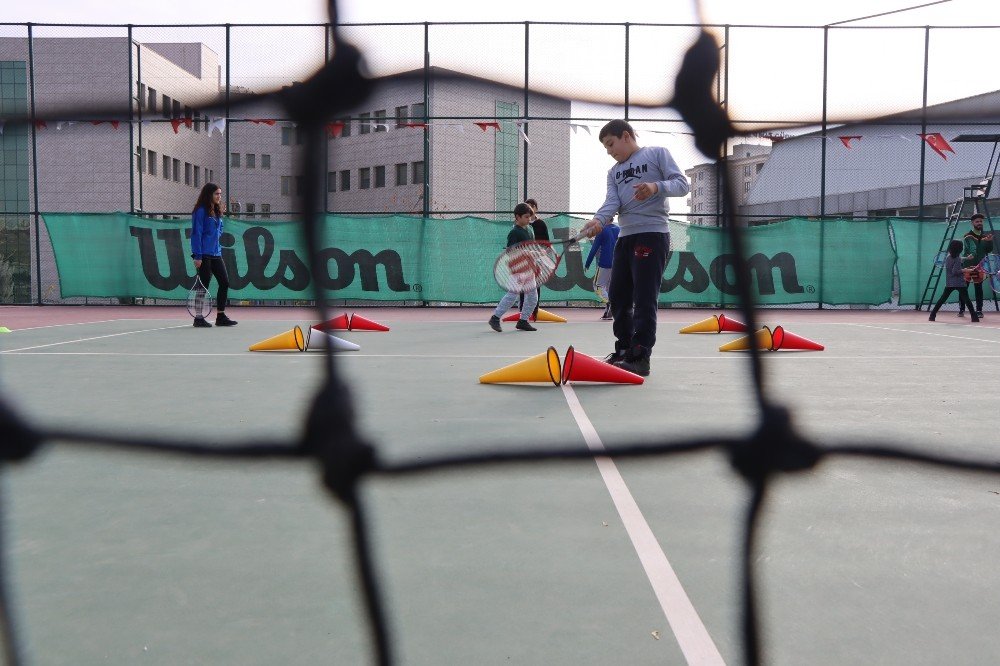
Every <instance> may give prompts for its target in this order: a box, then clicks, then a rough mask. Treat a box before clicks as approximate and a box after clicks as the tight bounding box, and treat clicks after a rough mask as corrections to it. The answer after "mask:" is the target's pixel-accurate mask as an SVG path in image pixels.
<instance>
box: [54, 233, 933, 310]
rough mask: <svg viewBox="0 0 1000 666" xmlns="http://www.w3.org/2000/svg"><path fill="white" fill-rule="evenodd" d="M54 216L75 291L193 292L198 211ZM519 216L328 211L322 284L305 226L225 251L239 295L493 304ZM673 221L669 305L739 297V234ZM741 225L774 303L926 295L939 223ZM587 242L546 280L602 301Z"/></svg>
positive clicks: (321, 250)
mask: <svg viewBox="0 0 1000 666" xmlns="http://www.w3.org/2000/svg"><path fill="white" fill-rule="evenodd" d="M43 219H44V221H45V226H46V229H47V230H48V235H49V238H50V240H51V243H52V249H53V253H54V255H55V260H56V267H57V269H58V272H59V283H60V289H61V295H62V296H63V297H64V298H68V297H73V296H93V297H112V298H114V297H145V298H164V299H178V300H181V299H183V298H185V297H186V295H187V291H188V289H189V288H190V285H191V283H192V281H193V280H194V265H193V264H192V262H191V258H190V252H191V247H190V240H189V238H190V222H189V221H187V220H152V219H146V218H142V217H136V216H132V215H128V214H125V213H110V214H82V213H81V214H68V213H46V214H45V215H44V216H43ZM581 222H582V221H581V220H580V219H578V218H572V217H568V216H559V217H553V218H549V219H547V220H546V223H547V224H548V227H549V233H550V236H551V237H552V238H553V239H556V240H558V239H565V238H566V237H567V235H568V233H569V231H568V230H569V227H570V225H571V224H572V225H573V226H579V224H580V223H581ZM511 224H512V222H511V221H494V220H487V219H483V218H476V217H462V218H457V219H433V218H422V217H413V216H386V217H351V216H344V215H327V216H325V217H324V219H323V225H322V229H321V230H320V233H319V239H318V240H319V242H318V252H317V261H318V263H319V270H318V275H319V277H318V279H317V280H316V281H315V282H314V279H313V276H312V271H311V270H310V267H309V266H310V259H309V251H308V249H307V245H306V242H305V237H304V232H305V225H304V224H302V223H301V222H299V221H294V220H288V221H280V220H248V219H231V218H227V219H226V220H225V232H224V234H223V237H222V248H223V251H222V254H223V259H224V260H225V262H226V266H227V269H228V273H229V280H230V298H233V299H239V300H258V301H266V300H282V301H286V300H313V299H316V298H324V299H343V300H367V301H423V302H444V303H477V304H478V303H483V304H485V303H494V302H496V301H498V300H499V299H500V297H501V296H502V295H503V291H502V290H501V289H500V287H498V286H497V285H496V283H495V282H494V280H493V263H494V261H495V260H496V257H497V256H498V255H499V253H500V252H501V251H502V250H503V248H504V245H505V243H506V238H507V233H508V231H509V230H510V227H511ZM670 229H671V248H672V253H671V256H670V258H669V260H668V263H667V268H666V270H665V271H664V275H663V281H662V284H661V289H660V291H661V295H660V302H661V303H679V304H708V305H711V304H719V303H722V304H726V303H735V302H736V300H737V287H736V285H737V280H736V277H737V268H736V255H735V253H734V252H733V250H732V248H731V247H730V246H729V233H728V231H727V230H725V229H719V228H715V227H702V226H695V225H689V224H687V223H683V222H677V221H671V223H670ZM743 231H744V233H743V239H744V243H745V251H746V256H747V260H748V267H749V272H750V278H751V281H752V285H753V289H754V292H755V297H756V298H757V300H758V302H759V303H761V304H770V305H785V304H788V305H790V304H795V303H826V304H831V305H843V304H859V305H879V304H883V303H888V302H890V301H891V300H892V297H893V281H894V275H895V271H896V270H897V266H898V278H899V285H900V293H899V296H900V302H901V303H902V302H904V301H903V299H904V298H906V299H908V300H906V301H905V302H907V303H911V302H916V301H917V300H918V299H919V298H920V296H921V295H922V290H923V286H924V285H923V282H925V281H926V276H927V274H928V272H929V271H930V267H931V265H932V263H933V260H934V256H935V254H936V251H937V247H938V245H939V244H940V234H941V233H942V232H941V225H940V224H936V225H928V223H917V222H909V221H901V220H886V219H878V220H825V221H823V222H819V221H817V220H808V219H791V220H786V221H783V222H777V223H773V224H768V225H761V226H755V227H749V228H747V229H744V230H743ZM590 248H591V244H590V242H589V241H585V242H583V243H581V244H580V245H578V246H572V247H570V248H569V250H568V251H567V252H566V255H565V258H564V259H563V261H562V263H561V264H560V266H559V269H558V270H557V272H556V274H555V275H554V276H553V277H552V278H551V279H550V280H549V281H548V282H547V283H546V284H545V285H544V287H543V288H542V299H543V300H554V301H587V300H596V296H595V295H594V292H593V284H592V280H593V276H594V272H595V270H596V260H595V261H593V262H592V263H591V265H590V266H589V267H585V262H586V259H587V255H588V254H589V252H590ZM898 250H899V251H901V254H900V257H899V260H898V263H897V251H898ZM925 255H926V256H925Z"/></svg>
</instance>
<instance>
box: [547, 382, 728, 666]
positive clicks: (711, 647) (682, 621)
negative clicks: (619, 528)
mask: <svg viewBox="0 0 1000 666" xmlns="http://www.w3.org/2000/svg"><path fill="white" fill-rule="evenodd" d="M562 390H563V395H564V396H565V397H566V402H567V404H569V409H570V412H572V414H573V418H574V419H576V424H577V426H578V427H579V428H580V432H581V433H582V434H583V438H584V440H586V442H587V447H588V448H589V449H590V450H591V451H593V452H594V453H598V454H601V453H606V452H607V450H606V449H605V448H604V443H603V442H602V441H601V438H600V436H599V435H598V434H597V430H596V429H595V428H594V425H593V424H592V423H591V422H590V419H589V418H587V414H586V412H584V411H583V407H582V406H581V405H580V401H579V400H578V399H577V397H576V392H575V391H574V390H573V388H572V387H571V386H569V385H568V384H563V386H562ZM594 462H596V463H597V469H598V470H599V471H600V472H601V478H603V479H604V485H605V486H606V487H607V489H608V493H609V494H610V495H611V500H612V501H613V502H614V503H615V508H616V509H618V515H619V516H620V517H621V519H622V523H624V525H625V531H626V532H628V535H629V539H631V541H632V547H633V548H635V552H636V554H638V555H639V561H640V562H641V563H642V568H643V569H644V570H645V571H646V577H647V578H649V582H650V584H652V586H653V592H654V593H655V594H656V598H657V600H659V602H660V608H662V609H663V613H664V615H666V616H667V622H668V623H669V624H670V628H671V630H673V632H674V636H675V637H676V638H677V643H678V644H679V645H680V648H681V652H683V653H684V657H685V658H686V659H687V663H689V664H698V665H699V666H700V665H702V664H706V665H707V664H723V665H724V664H725V663H726V662H725V661H724V660H723V659H722V655H721V654H720V653H719V649H718V648H717V647H716V646H715V642H714V641H713V640H712V637H711V636H710V635H709V634H708V629H706V628H705V625H704V624H703V623H702V621H701V618H700V617H698V611H696V610H695V609H694V605H693V604H692V603H691V600H690V599H689V598H688V596H687V593H686V592H685V591H684V587H683V586H682V585H681V582H680V580H679V579H678V578H677V574H676V573H674V569H673V567H671V566H670V562H669V561H668V560H667V556H666V555H665V554H664V552H663V549H662V548H661V547H660V544H659V542H658V541H657V540H656V536H655V535H654V534H653V530H652V529H650V527H649V523H647V522H646V519H645V517H643V515H642V511H640V510H639V505H638V504H636V501H635V498H634V497H632V493H631V492H629V489H628V486H627V485H625V480H624V479H623V478H622V475H621V473H620V472H619V471H618V467H617V466H616V465H615V462H614V461H613V460H612V459H611V458H606V457H603V456H600V455H598V456H595V457H594Z"/></svg>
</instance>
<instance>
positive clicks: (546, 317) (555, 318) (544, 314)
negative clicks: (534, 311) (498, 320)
mask: <svg viewBox="0 0 1000 666" xmlns="http://www.w3.org/2000/svg"><path fill="white" fill-rule="evenodd" d="M520 318H521V313H520V312H515V313H514V314H509V315H507V316H506V317H504V318H503V320H504V321H517V320H518V319H520ZM528 321H550V322H554V323H562V324H565V323H566V318H565V317H560V316H559V315H557V314H553V313H551V312H549V311H548V310H543V309H541V308H538V316H537V317H536V316H535V315H531V317H529V318H528Z"/></svg>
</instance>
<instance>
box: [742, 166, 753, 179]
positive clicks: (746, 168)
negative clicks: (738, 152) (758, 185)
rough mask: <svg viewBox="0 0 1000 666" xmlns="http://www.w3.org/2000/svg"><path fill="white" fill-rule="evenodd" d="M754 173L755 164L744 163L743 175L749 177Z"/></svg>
mask: <svg viewBox="0 0 1000 666" xmlns="http://www.w3.org/2000/svg"><path fill="white" fill-rule="evenodd" d="M752 175H753V165H751V164H745V165H743V177H744V178H749V177H750V176H752Z"/></svg>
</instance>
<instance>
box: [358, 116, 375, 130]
mask: <svg viewBox="0 0 1000 666" xmlns="http://www.w3.org/2000/svg"><path fill="white" fill-rule="evenodd" d="M371 131H372V114H370V113H362V114H360V115H359V116H358V134H368V133H369V132H371Z"/></svg>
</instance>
